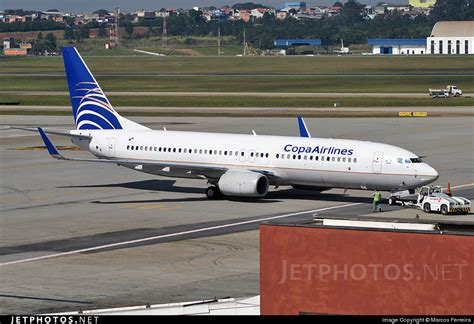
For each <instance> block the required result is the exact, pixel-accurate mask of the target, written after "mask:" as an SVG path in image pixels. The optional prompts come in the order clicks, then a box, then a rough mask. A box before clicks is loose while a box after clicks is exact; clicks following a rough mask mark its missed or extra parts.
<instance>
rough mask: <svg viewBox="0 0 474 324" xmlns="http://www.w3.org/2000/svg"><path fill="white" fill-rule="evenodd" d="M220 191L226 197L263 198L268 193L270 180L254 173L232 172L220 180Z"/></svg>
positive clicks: (225, 174) (228, 172)
mask: <svg viewBox="0 0 474 324" xmlns="http://www.w3.org/2000/svg"><path fill="white" fill-rule="evenodd" d="M218 185H219V189H220V191H221V192H222V193H223V194H224V195H226V196H240V197H263V196H265V195H266V194H267V192H268V186H269V182H268V178H267V177H266V176H264V175H263V174H260V173H257V172H252V171H245V170H242V171H239V170H235V171H234V170H232V171H227V172H226V173H224V174H223V175H222V176H221V178H220V179H219V183H218Z"/></svg>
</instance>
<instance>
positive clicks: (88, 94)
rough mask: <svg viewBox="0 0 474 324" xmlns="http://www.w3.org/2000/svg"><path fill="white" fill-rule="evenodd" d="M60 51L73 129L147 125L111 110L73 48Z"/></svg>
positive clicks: (131, 127) (122, 127)
mask: <svg viewBox="0 0 474 324" xmlns="http://www.w3.org/2000/svg"><path fill="white" fill-rule="evenodd" d="M62 53H63V59H64V67H65V68H66V76H67V82H68V85H69V94H70V96H71V104H72V110H73V114H74V122H75V123H76V129H147V127H145V126H142V125H140V124H137V123H135V122H132V121H130V120H128V119H125V118H123V117H121V116H120V115H119V114H118V113H117V112H116V111H115V110H114V108H113V107H112V105H111V104H110V102H109V100H108V99H107V97H106V96H105V94H104V92H103V91H102V89H101V88H100V86H99V83H97V81H96V80H95V78H94V76H93V75H92V73H91V72H90V71H89V68H88V67H87V65H86V63H85V62H84V60H83V59H82V57H81V56H80V55H79V52H78V51H77V49H76V48H74V47H63V48H62Z"/></svg>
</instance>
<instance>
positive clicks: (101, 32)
mask: <svg viewBox="0 0 474 324" xmlns="http://www.w3.org/2000/svg"><path fill="white" fill-rule="evenodd" d="M97 36H98V37H107V29H105V25H104V24H101V25H100V26H99V32H98V33H97Z"/></svg>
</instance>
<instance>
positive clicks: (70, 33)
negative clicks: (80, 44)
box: [63, 27, 74, 39]
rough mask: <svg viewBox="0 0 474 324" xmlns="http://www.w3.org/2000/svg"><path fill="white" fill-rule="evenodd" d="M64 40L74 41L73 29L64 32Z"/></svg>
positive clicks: (69, 28) (67, 28)
mask: <svg viewBox="0 0 474 324" xmlns="http://www.w3.org/2000/svg"><path fill="white" fill-rule="evenodd" d="M63 38H64V39H74V31H73V30H72V28H71V27H66V29H65V30H64V36H63Z"/></svg>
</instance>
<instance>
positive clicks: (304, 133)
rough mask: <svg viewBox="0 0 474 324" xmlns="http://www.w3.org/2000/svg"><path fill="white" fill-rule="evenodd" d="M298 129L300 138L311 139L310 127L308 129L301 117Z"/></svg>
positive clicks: (299, 117)
mask: <svg viewBox="0 0 474 324" xmlns="http://www.w3.org/2000/svg"><path fill="white" fill-rule="evenodd" d="M298 127H299V129H300V137H311V134H310V133H309V130H308V127H306V123H305V122H304V119H303V117H301V116H298Z"/></svg>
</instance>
